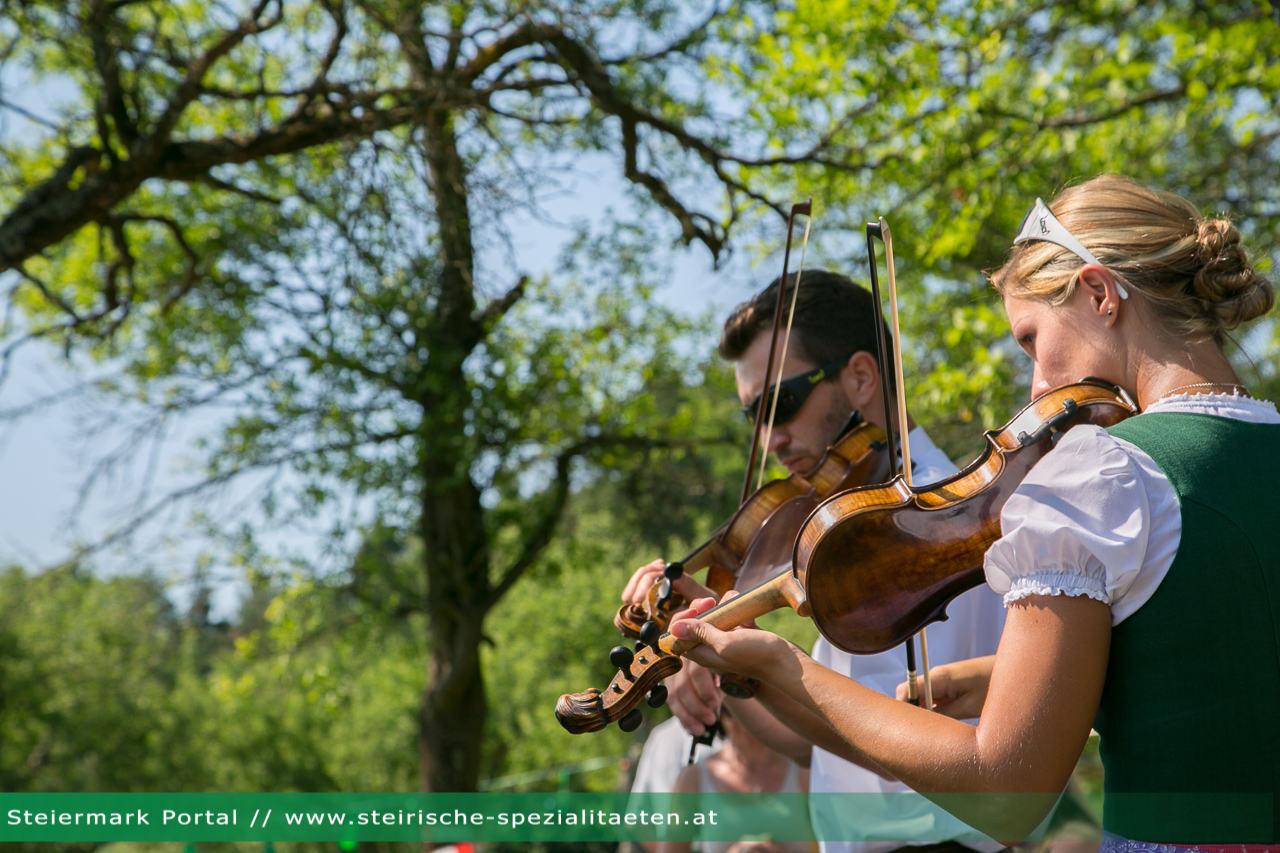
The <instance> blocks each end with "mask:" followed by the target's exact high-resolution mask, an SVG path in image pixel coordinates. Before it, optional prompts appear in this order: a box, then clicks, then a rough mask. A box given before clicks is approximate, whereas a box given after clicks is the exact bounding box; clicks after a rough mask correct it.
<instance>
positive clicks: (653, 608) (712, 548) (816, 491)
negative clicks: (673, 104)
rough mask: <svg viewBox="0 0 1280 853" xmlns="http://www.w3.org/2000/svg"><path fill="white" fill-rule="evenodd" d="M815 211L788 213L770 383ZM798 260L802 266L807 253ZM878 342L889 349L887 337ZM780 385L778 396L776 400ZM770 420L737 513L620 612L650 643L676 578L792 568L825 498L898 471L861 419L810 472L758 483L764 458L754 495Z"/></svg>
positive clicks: (749, 580) (630, 630) (750, 582)
mask: <svg viewBox="0 0 1280 853" xmlns="http://www.w3.org/2000/svg"><path fill="white" fill-rule="evenodd" d="M812 213H813V200H812V199H810V200H809V201H807V202H802V203H800V204H795V205H792V207H791V213H790V215H789V216H788V217H787V243H786V250H785V251H784V253H783V259H782V277H781V278H780V279H779V285H778V299H777V303H776V305H775V307H774V312H773V324H772V330H771V332H770V338H769V358H768V361H767V363H766V366H765V377H766V379H767V381H766V385H767V384H768V377H772V376H774V375H775V374H774V363H775V357H776V361H777V364H778V373H777V378H776V380H772V381H775V383H776V384H780V383H781V382H782V375H781V370H782V362H783V361H784V360H785V356H786V344H785V340H786V339H787V338H789V336H790V333H791V323H790V318H792V317H793V316H794V311H795V297H796V294H797V292H798V291H799V289H800V285H801V280H802V276H803V272H802V271H801V272H798V273H797V274H796V283H795V285H794V287H792V289H791V292H790V293H789V292H788V287H787V270H788V268H789V266H788V265H789V264H790V259H791V240H792V234H793V230H794V226H795V222H796V217H797V216H804V217H807V218H808V217H811V216H812ZM808 234H809V231H808V225H807V224H806V226H805V245H807V243H808ZM800 266H801V268H802V270H803V266H804V262H803V255H802V260H801V264H800ZM788 295H790V296H791V297H792V306H791V311H790V312H788V311H787V310H786V297H787V296H788ZM784 314H786V316H787V317H788V322H787V324H786V329H785V334H780V332H781V331H783V328H782V318H783V316H784ZM779 339H782V340H784V344H783V347H782V354H781V357H777V356H778V355H779V354H778V352H777V349H778V341H779ZM880 346H881V348H883V346H884V343H883V341H881V342H880ZM776 384H775V388H774V394H773V397H772V401H773V402H774V403H775V404H776V402H777V387H776ZM885 411H886V412H887V411H888V409H886V410H885ZM772 425H773V411H772V410H770V411H769V412H768V413H766V406H765V405H764V404H762V405H760V406H758V407H757V408H756V418H755V425H754V427H753V429H752V438H751V452H750V454H749V456H748V459H747V471H746V476H745V478H744V479H743V483H742V497H741V499H740V500H739V507H738V511H737V512H736V513H734V515H733V517H732V518H730V519H729V521H728V522H726V523H725V524H724V525H723V526H722V527H720V529H718V530H717V531H716V532H715V533H714V534H713V535H712V537H711V538H710V539H709V540H707V541H706V542H704V543H703V544H702V545H699V546H698V547H697V548H695V549H694V550H693V551H692V552H690V553H689V554H688V555H686V556H685V557H684V558H683V559H681V560H676V561H673V562H670V563H667V564H666V566H664V567H663V570H662V578H661V579H660V580H657V581H655V582H654V584H653V586H651V587H650V589H649V593H648V595H647V596H646V600H645V603H644V605H643V606H641V605H636V604H627V605H624V606H623V607H622V608H621V609H619V610H618V613H617V615H616V616H614V619H613V624H614V626H615V627H616V628H617V629H618V630H619V631H621V632H622V634H623V635H624V636H627V637H631V638H633V639H639V640H640V641H641V642H644V643H651V642H653V640H654V639H655V638H657V637H658V636H660V635H661V634H662V632H663V631H665V630H666V627H667V624H668V622H670V620H671V614H672V613H673V612H675V610H676V609H677V608H679V607H681V606H682V605H683V604H684V603H685V599H684V597H683V596H681V595H680V594H679V593H676V592H675V591H674V589H673V584H674V582H675V581H676V580H677V579H678V578H679V577H680V576H681V575H683V574H684V573H685V572H696V571H699V570H701V569H703V568H706V569H707V584H706V585H707V587H708V589H710V590H711V592H712V593H714V594H715V596H716V597H717V598H719V597H721V596H723V595H724V594H725V593H726V592H728V591H729V590H730V589H734V588H738V589H743V588H748V587H751V586H754V585H756V584H758V583H759V582H761V581H763V580H765V579H767V578H770V577H774V576H775V575H778V574H780V573H782V572H784V571H786V570H787V569H788V568H790V566H791V557H792V553H793V551H794V546H795V537H796V533H797V532H798V531H799V530H800V525H801V524H803V523H804V520H805V519H806V518H808V516H809V513H810V512H812V511H813V509H814V508H815V507H816V506H817V505H818V503H819V502H820V501H822V500H823V499H825V498H826V497H827V496H829V495H832V494H834V493H835V492H837V491H841V490H844V489H849V488H852V487H854V486H861V485H863V484H866V483H883V482H885V481H886V480H888V479H889V477H890V475H891V474H892V473H893V471H892V458H893V455H892V452H890V453H889V454H888V456H887V457H886V456H885V454H884V452H883V451H884V450H885V448H886V445H887V441H886V438H885V435H884V433H883V432H882V431H881V430H879V429H877V428H876V427H874V426H872V425H871V424H866V423H858V424H856V425H855V426H854V427H853V428H852V429H849V428H848V427H846V431H845V432H844V433H843V434H842V435H841V437H840V438H839V440H838V441H837V442H836V443H835V444H834V445H833V446H831V447H828V448H827V451H826V453H825V454H824V455H823V457H822V459H820V460H819V461H818V464H817V465H816V466H814V468H813V469H811V470H809V471H805V472H803V473H800V474H792V475H791V476H789V477H786V478H785V479H781V480H773V481H771V482H769V483H767V484H764V485H759V482H760V481H763V478H764V468H763V460H761V461H762V465H761V469H760V480H759V481H757V488H756V490H755V492H754V493H752V492H751V479H752V475H753V470H754V468H755V463H756V458H757V455H758V453H759V451H760V449H761V447H762V444H761V439H762V436H765V435H767V434H768V431H769V430H770V429H771V428H772ZM767 443H768V440H767V439H765V441H764V444H766V445H767ZM619 648H621V647H619ZM614 651H615V652H616V651H617V649H615V650H614Z"/></svg>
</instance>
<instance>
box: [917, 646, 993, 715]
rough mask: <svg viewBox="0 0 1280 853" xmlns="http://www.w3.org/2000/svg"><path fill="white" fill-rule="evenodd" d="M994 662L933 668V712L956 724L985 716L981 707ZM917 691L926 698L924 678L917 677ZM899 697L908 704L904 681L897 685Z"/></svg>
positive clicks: (977, 660)
mask: <svg viewBox="0 0 1280 853" xmlns="http://www.w3.org/2000/svg"><path fill="white" fill-rule="evenodd" d="M995 661H996V656H995V655H988V656H987V657H982V658H970V659H969V660H960V661H956V662H955V663H944V664H942V665H941V666H935V667H931V668H930V669H929V681H930V682H931V683H932V686H933V709H934V710H935V711H937V712H938V713H939V714H945V715H947V716H948V717H954V718H955V719H957V720H969V719H973V718H975V717H980V716H982V706H983V705H984V704H985V703H986V701H987V688H988V687H990V686H991V668H992V667H993V666H994V665H995ZM916 688H917V690H918V691H919V694H920V695H921V696H923V695H924V677H923V676H917V678H916ZM897 696H898V699H900V700H903V701H905V700H906V698H907V683H906V682H905V681H904V682H902V683H901V684H899V685H898V690H897Z"/></svg>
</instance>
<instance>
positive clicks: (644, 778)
mask: <svg viewBox="0 0 1280 853" xmlns="http://www.w3.org/2000/svg"><path fill="white" fill-rule="evenodd" d="M691 746H693V735H691V734H689V733H688V732H686V731H685V730H684V726H682V725H680V721H679V720H677V719H676V718H675V717H672V718H671V719H669V720H667V721H665V722H662V723H658V725H656V726H654V727H653V731H651V732H649V738H648V739H647V740H646V741H645V742H644V749H643V750H642V751H641V753H640V761H639V763H638V764H637V765H636V775H635V778H634V779H632V781H631V793H633V794H669V793H671V792H672V791H673V790H674V789H675V786H676V779H678V778H679V777H680V771H681V770H683V769H684V768H685V765H687V764H688V763H689V748H690V747H691ZM722 746H724V741H723V739H721V737H720V736H719V735H716V739H715V740H714V741H712V742H711V746H699V747H698V754H697V755H695V756H694V759H695V760H701V759H703V758H707V757H709V756H711V755H714V754H715V753H717V752H719V751H720V747H722Z"/></svg>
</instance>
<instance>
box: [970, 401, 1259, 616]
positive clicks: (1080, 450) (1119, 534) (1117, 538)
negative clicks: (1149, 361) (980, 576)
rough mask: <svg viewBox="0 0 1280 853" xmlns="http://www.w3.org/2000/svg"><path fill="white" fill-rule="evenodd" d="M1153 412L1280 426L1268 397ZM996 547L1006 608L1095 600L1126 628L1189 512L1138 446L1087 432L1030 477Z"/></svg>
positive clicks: (993, 576) (993, 577) (1096, 430)
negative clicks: (1033, 600) (1029, 602)
mask: <svg viewBox="0 0 1280 853" xmlns="http://www.w3.org/2000/svg"><path fill="white" fill-rule="evenodd" d="M1146 412H1148V413H1151V412H1187V413H1192V414H1201V415H1214V416H1216V417H1223V418H1232V419H1234V420H1240V421H1247V422H1249V423H1267V424H1280V413H1277V412H1276V407H1275V405H1274V404H1272V403H1270V402H1268V401H1266V400H1257V399H1254V398H1252V397H1242V396H1238V395H1235V394H1178V395H1175V396H1170V397H1165V398H1163V399H1160V400H1157V401H1156V402H1154V403H1152V404H1151V406H1149V407H1148V408H1147V409H1146ZM1000 530H1001V534H1002V535H1001V537H1000V539H999V540H998V541H997V542H996V543H995V544H994V545H992V546H991V548H990V550H988V551H987V556H986V561H985V563H984V567H985V569H986V575H987V583H988V584H990V585H991V588H992V589H994V590H995V591H996V592H998V593H1000V594H1002V595H1003V596H1004V601H1005V604H1006V605H1007V604H1008V603H1009V602H1012V601H1017V600H1018V599H1020V598H1025V597H1027V596H1029V595H1072V596H1075V595H1087V596H1089V597H1090V598H1093V599H1096V600H1098V601H1101V602H1103V603H1105V604H1108V605H1110V607H1111V624H1112V625H1118V624H1119V623H1121V622H1123V621H1124V620H1125V619H1127V618H1128V617H1129V616H1132V615H1133V614H1134V613H1135V612H1136V611H1137V610H1138V608H1139V607H1141V606H1142V605H1143V604H1146V603H1147V601H1149V600H1150V599H1151V596H1152V595H1153V594H1154V593H1155V591H1156V588H1157V587H1159V586H1160V582H1161V581H1162V580H1164V577H1165V575H1166V574H1167V573H1168V571H1169V567H1170V566H1172V565H1173V558H1174V557H1175V556H1176V555H1177V553H1178V542H1179V541H1180V540H1181V538H1182V513H1181V510H1180V509H1179V506H1178V498H1177V495H1176V494H1175V493H1174V490H1173V486H1172V485H1170V483H1169V478H1168V477H1166V476H1165V475H1164V472H1163V471H1161V470H1160V468H1159V466H1157V465H1156V463H1155V461H1154V460H1153V459H1152V458H1151V457H1150V456H1148V455H1147V454H1146V453H1145V452H1143V451H1142V450H1141V449H1139V448H1138V447H1137V446H1136V445H1134V444H1133V443H1132V442H1129V441H1125V440H1124V439H1121V438H1116V437H1114V436H1112V435H1111V434H1110V433H1108V432H1107V431H1106V430H1104V429H1102V428H1101V427H1094V426H1079V427H1076V428H1075V429H1072V430H1070V431H1069V432H1068V433H1067V434H1066V435H1064V436H1063V437H1062V439H1061V440H1060V441H1059V442H1058V445H1057V446H1056V447H1055V448H1054V449H1053V451H1052V452H1051V453H1049V454H1048V455H1047V456H1046V457H1045V458H1044V459H1042V460H1041V461H1040V462H1039V464H1037V465H1036V466H1035V467H1034V468H1032V469H1031V472H1030V473H1029V474H1028V475H1027V477H1026V478H1025V479H1024V480H1023V481H1022V485H1020V486H1019V487H1018V488H1017V490H1015V491H1014V493H1013V494H1012V495H1011V496H1010V497H1009V500H1008V502H1006V503H1005V506H1004V511H1003V512H1002V513H1001V515H1000Z"/></svg>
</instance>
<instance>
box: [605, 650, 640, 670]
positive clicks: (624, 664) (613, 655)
mask: <svg viewBox="0 0 1280 853" xmlns="http://www.w3.org/2000/svg"><path fill="white" fill-rule="evenodd" d="M635 659H636V656H635V655H634V654H633V653H632V652H631V649H629V648H627V647H626V646H614V647H613V648H612V649H610V650H609V663H611V664H613V665H614V666H616V667H617V668H618V669H627V668H629V667H630V666H631V662H632V661H633V660H635Z"/></svg>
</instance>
